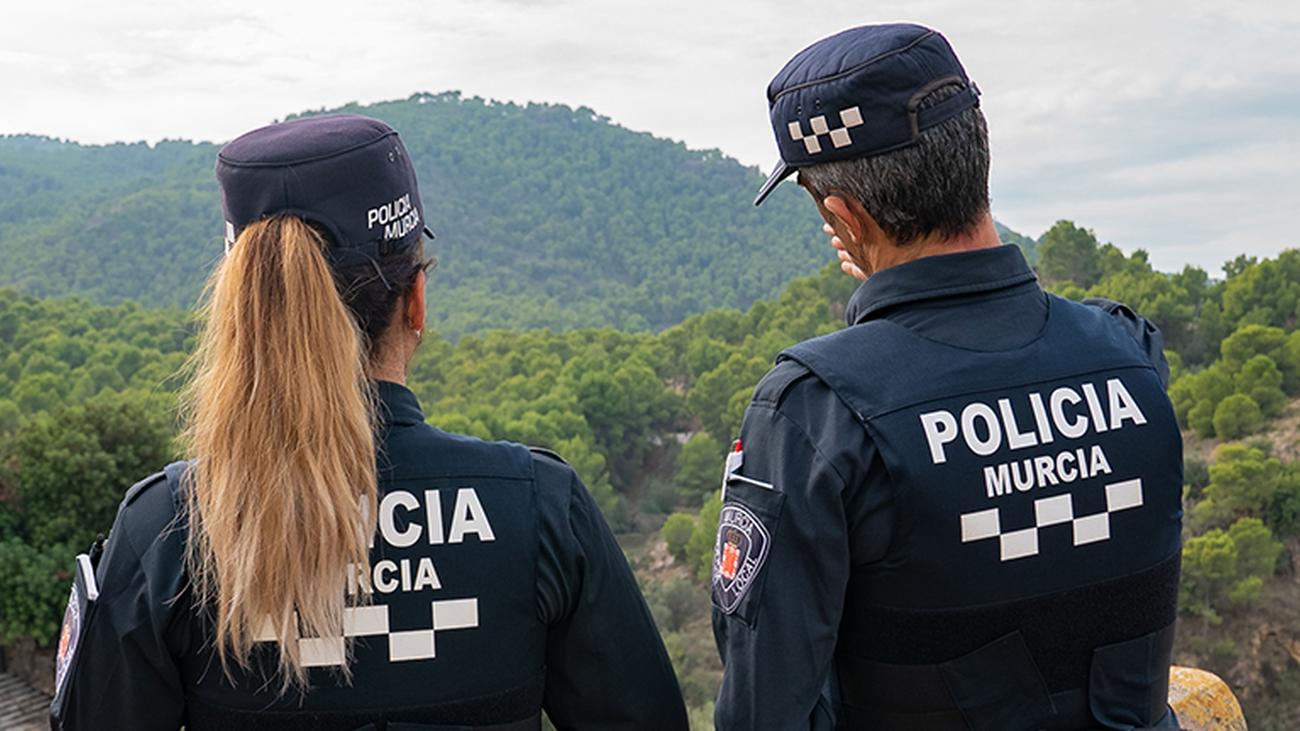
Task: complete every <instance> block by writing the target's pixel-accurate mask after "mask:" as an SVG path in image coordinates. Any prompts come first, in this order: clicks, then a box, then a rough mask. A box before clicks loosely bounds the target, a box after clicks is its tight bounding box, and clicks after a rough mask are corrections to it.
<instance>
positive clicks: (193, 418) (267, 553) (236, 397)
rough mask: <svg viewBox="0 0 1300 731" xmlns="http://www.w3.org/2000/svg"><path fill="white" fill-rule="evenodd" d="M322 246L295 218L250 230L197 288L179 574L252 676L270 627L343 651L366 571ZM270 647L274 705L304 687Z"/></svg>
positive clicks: (350, 369) (358, 448) (365, 399)
mask: <svg viewBox="0 0 1300 731" xmlns="http://www.w3.org/2000/svg"><path fill="white" fill-rule="evenodd" d="M323 246H324V242H323V240H322V238H321V236H320V235H319V234H317V232H316V231H314V230H313V229H312V228H311V227H309V226H308V225H307V224H306V223H304V222H303V221H302V220H300V219H298V218H295V217H291V216H277V217H274V218H270V219H267V220H264V221H260V222H258V223H254V224H252V225H250V226H248V227H247V228H246V229H245V230H244V231H243V232H242V233H241V234H240V236H239V239H238V241H236V243H235V244H234V246H233V247H232V248H231V250H230V252H229V253H228V254H227V255H226V257H225V259H224V260H223V261H222V262H221V264H220V265H219V266H218V268H217V270H216V271H215V272H214V273H213V275H212V278H211V280H210V281H209V283H208V290H207V297H208V304H207V306H206V308H205V315H206V324H205V326H204V328H203V332H202V335H201V337H200V340H199V345H198V348H197V350H196V352H195V355H194V359H193V363H192V370H193V373H194V377H193V380H192V382H191V385H190V387H189V389H188V391H187V394H186V399H185V416H186V418H187V421H188V429H187V432H186V436H187V438H188V446H189V449H190V456H191V457H193V458H194V459H195V460H196V461H195V462H194V463H193V468H192V469H191V472H190V483H189V489H188V491H187V495H188V509H189V513H188V515H189V528H190V532H189V544H188V552H187V555H186V563H187V569H188V571H189V575H190V580H191V582H192V587H193V590H194V595H195V600H196V602H197V603H198V606H208V607H211V608H213V609H215V619H216V628H215V629H216V649H217V651H218V654H219V656H220V658H221V663H222V667H223V668H225V669H226V671H227V672H229V671H230V662H231V660H233V661H234V662H235V663H236V664H238V665H240V666H241V667H247V666H248V664H249V659H250V657H251V652H252V648H253V644H254V643H255V642H256V641H258V640H259V639H264V635H265V633H266V630H267V629H268V627H269V629H270V630H271V631H272V632H273V633H274V635H275V636H276V637H278V638H297V637H320V638H331V639H333V638H337V639H338V641H339V642H342V638H343V615H344V612H343V610H344V604H345V577H346V575H347V572H348V571H349V570H352V571H357V570H358V569H362V567H367V566H368V565H369V550H368V547H369V542H370V539H371V537H372V536H373V535H374V529H375V528H374V527H375V516H376V515H377V510H376V508H375V499H376V498H375V494H376V478H375V447H374V424H375V415H374V405H373V399H372V397H371V387H370V385H369V382H368V381H367V379H366V352H365V351H366V347H365V343H363V337H364V336H363V335H362V334H361V332H360V331H359V329H358V326H357V323H356V322H355V321H354V319H353V317H352V316H351V315H350V314H349V312H348V309H347V307H345V305H344V303H343V301H342V300H341V299H340V297H339V294H338V291H337V290H336V287H335V284H334V280H333V279H332V276H331V272H330V267H329V265H328V263H327V262H326V261H325V258H324V256H323V254H322V247H323ZM350 567H351V568H350ZM362 570H363V569H362ZM364 575H368V572H366V573H365V574H364ZM277 644H278V647H279V670H280V673H281V675H282V683H281V692H282V693H283V692H287V691H288V690H289V689H290V688H292V687H297V688H300V689H303V688H306V683H307V670H306V667H305V665H304V658H303V657H302V656H301V654H300V651H299V643H298V642H295V641H280V642H278V643H277ZM345 667H346V666H345Z"/></svg>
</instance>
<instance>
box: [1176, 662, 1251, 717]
mask: <svg viewBox="0 0 1300 731" xmlns="http://www.w3.org/2000/svg"><path fill="white" fill-rule="evenodd" d="M1169 705H1170V706H1171V707H1172V708H1173V709H1174V713H1176V714H1178V723H1179V724H1180V725H1181V726H1182V727H1183V729H1184V731H1247V729H1246V717H1245V716H1243V715H1242V713H1241V706H1240V705H1238V704H1237V697H1236V696H1234V695H1233V694H1232V690H1231V689H1230V688H1229V687H1228V684H1227V683H1225V682H1223V681H1222V680H1221V679H1219V676H1217V675H1215V674H1214V673H1209V672H1206V671H1204V670H1197V669H1195V668H1183V667H1177V666H1175V667H1172V668H1170V669H1169Z"/></svg>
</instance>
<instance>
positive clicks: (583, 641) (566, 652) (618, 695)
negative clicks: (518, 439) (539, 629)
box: [535, 455, 687, 731]
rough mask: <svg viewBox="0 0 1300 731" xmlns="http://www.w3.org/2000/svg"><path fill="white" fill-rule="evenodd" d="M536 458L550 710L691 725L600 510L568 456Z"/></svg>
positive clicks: (613, 724)
mask: <svg viewBox="0 0 1300 731" xmlns="http://www.w3.org/2000/svg"><path fill="white" fill-rule="evenodd" d="M535 464H536V469H537V479H538V493H539V513H540V520H541V531H540V541H541V547H540V548H541V550H540V565H539V577H538V581H539V590H540V591H539V606H538V611H539V612H540V613H541V615H542V619H543V621H544V622H546V624H547V625H548V626H549V632H548V635H547V642H546V645H547V646H546V695H545V699H544V701H543V705H544V708H545V709H546V713H547V715H548V716H550V718H551V721H552V722H554V723H555V725H556V727H557V728H558V729H561V730H562V731H563V730H564V729H576V730H578V731H588V730H592V731H596V730H598V729H620V730H626V731H631V730H632V729H645V730H646V731H651V730H661V729H662V730H664V731H674V730H677V729H680V730H682V731H685V729H687V721H686V707H685V704H684V703H683V702H682V695H681V690H680V689H679V688H678V685H677V678H676V676H675V675H674V674H673V668H672V664H671V663H670V662H669V660H668V653H667V652H666V651H665V650H664V646H663V641H662V640H661V639H660V638H659V632H658V631H657V630H656V629H655V624H654V620H653V619H652V618H651V616H650V611H649V609H647V607H646V604H645V600H644V599H642V597H641V591H640V589H638V588H637V584H636V579H635V578H634V577H633V575H632V571H631V569H630V568H628V565H627V560H626V559H625V558H624V557H623V552H622V550H621V549H620V548H619V546H618V543H617V542H615V540H614V536H613V534H612V533H611V532H610V530H609V527H608V525H606V523H605V520H604V518H603V517H602V516H601V514H600V510H599V509H598V508H597V507H596V504H595V502H594V501H593V500H592V499H591V495H590V494H589V493H588V492H587V489H586V487H584V486H583V485H582V482H581V481H579V480H578V477H577V475H576V474H574V472H573V470H572V469H571V468H569V466H568V465H565V464H563V463H561V462H558V461H556V460H554V459H552V458H550V457H545V456H541V455H539V456H537V457H536V458H535Z"/></svg>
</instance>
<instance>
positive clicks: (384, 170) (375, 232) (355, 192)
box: [216, 114, 433, 267]
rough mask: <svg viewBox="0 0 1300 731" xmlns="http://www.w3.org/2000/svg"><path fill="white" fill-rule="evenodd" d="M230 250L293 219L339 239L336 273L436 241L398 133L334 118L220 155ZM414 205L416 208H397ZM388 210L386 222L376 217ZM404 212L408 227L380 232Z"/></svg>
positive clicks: (364, 120) (252, 139)
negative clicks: (266, 221) (280, 219)
mask: <svg viewBox="0 0 1300 731" xmlns="http://www.w3.org/2000/svg"><path fill="white" fill-rule="evenodd" d="M216 171H217V182H218V183H220V185H221V208H222V211H223V213H224V214H225V218H226V244H227V248H229V246H230V245H231V244H233V243H234V241H235V239H236V238H237V237H238V236H239V233H240V232H241V231H243V230H244V228H245V227H247V226H248V225H249V224H251V223H255V222H257V221H259V220H261V219H263V218H266V217H268V216H272V215H276V214H290V215H295V216H298V217H300V218H303V219H306V220H308V221H312V222H314V223H318V224H320V225H322V226H324V227H325V228H326V229H328V230H329V232H330V233H331V234H333V236H334V240H335V243H336V246H335V247H333V248H332V249H331V250H330V251H329V252H328V254H329V257H330V259H331V260H332V262H333V263H334V265H335V266H340V267H344V266H349V265H352V264H359V263H364V262H366V261H367V260H369V259H375V258H378V257H381V256H384V255H386V254H390V253H394V252H397V251H401V250H403V249H405V248H407V247H409V246H413V245H414V244H416V243H417V242H418V241H419V240H420V234H422V233H423V234H427V235H428V236H429V237H430V238H432V236H433V234H432V233H429V231H428V229H427V228H426V227H425V224H424V207H423V205H422V203H421V202H420V186H419V183H418V182H416V179H415V169H414V167H413V166H412V164H411V159H410V156H409V155H407V153H406V148H405V147H404V146H403V145H402V141H401V140H400V139H398V136H397V132H395V131H394V130H393V129H392V128H391V127H389V126H388V125H386V124H384V123H383V122H380V121H379V120H377V119H370V118H369V117H362V116H359V115H354V114H334V115H327V116H322V117H307V118H304V119H295V120H293V121H290V122H284V123H282V124H273V125H270V126H268V127H262V128H260V129H255V130H253V131H251V132H248V133H245V134H243V135H241V136H240V137H238V138H236V139H235V140H234V141H232V142H230V143H229V144H227V145H226V146H225V147H224V148H222V150H221V152H220V153H219V154H218V155H217V166H216ZM403 200H406V201H407V202H408V203H409V207H408V205H407V203H396V205H395V202H399V201H403ZM372 211H380V212H382V215H380V214H375V215H372V214H371V212H372ZM399 212H400V213H401V215H402V216H403V217H405V223H406V224H411V225H403V226H401V227H389V226H387V225H376V223H377V221H379V220H383V221H384V222H385V223H389V222H390V221H388V219H389V217H390V216H393V215H396V214H398V213H399Z"/></svg>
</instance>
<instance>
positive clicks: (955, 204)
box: [799, 86, 989, 246]
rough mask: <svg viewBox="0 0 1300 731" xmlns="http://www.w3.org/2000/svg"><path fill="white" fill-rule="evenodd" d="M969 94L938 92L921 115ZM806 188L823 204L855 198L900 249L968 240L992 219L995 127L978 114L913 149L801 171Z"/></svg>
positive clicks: (949, 124)
mask: <svg viewBox="0 0 1300 731" xmlns="http://www.w3.org/2000/svg"><path fill="white" fill-rule="evenodd" d="M961 89H962V87H961V86H945V87H942V88H939V89H936V90H935V91H934V92H932V93H931V94H930V95H928V96H927V97H925V99H923V100H922V101H921V104H920V106H919V108H920V109H925V108H926V107H930V106H933V105H935V104H937V103H939V102H941V101H943V100H944V99H947V98H949V97H951V96H953V95H955V94H957V93H958V92H959V91H961ZM799 182H801V183H803V184H804V186H805V187H807V188H808V190H809V192H811V193H812V194H813V196H815V197H816V198H817V200H818V201H821V200H823V199H825V198H826V197H827V195H829V194H832V193H841V194H844V195H848V196H852V197H853V198H855V199H856V200H857V201H858V202H859V203H861V204H862V207H863V208H865V209H866V211H867V213H870V214H871V217H872V218H874V219H876V223H877V224H879V225H880V228H881V229H882V230H883V231H884V232H885V234H886V235H888V236H889V237H890V238H892V239H893V240H894V241H895V242H897V243H898V245H900V246H904V245H907V244H910V243H912V242H913V241H917V240H919V239H921V238H924V237H926V236H929V235H931V234H939V235H941V236H943V237H945V238H950V237H954V236H960V235H962V234H967V233H970V232H972V231H974V230H975V228H976V226H978V225H979V222H980V221H981V220H982V219H983V217H984V216H985V214H987V213H988V212H989V133H988V124H987V123H986V122H985V120H984V114H983V112H981V111H980V108H979V107H978V106H974V107H971V108H970V109H967V110H966V111H964V112H962V113H960V114H958V115H957V116H955V117H953V118H952V119H949V120H947V121H945V122H943V123H942V124H939V125H937V126H935V127H931V128H930V129H927V130H925V131H924V132H921V134H920V137H919V138H918V139H917V141H916V143H915V144H913V145H909V146H907V147H904V148H901V149H898V150H894V151H892V152H885V153H882V154H880V155H874V156H872V157H859V158H854V159H852V160H840V161H836V162H828V163H823V164H821V165H810V166H808V167H804V168H800V169H799Z"/></svg>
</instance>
